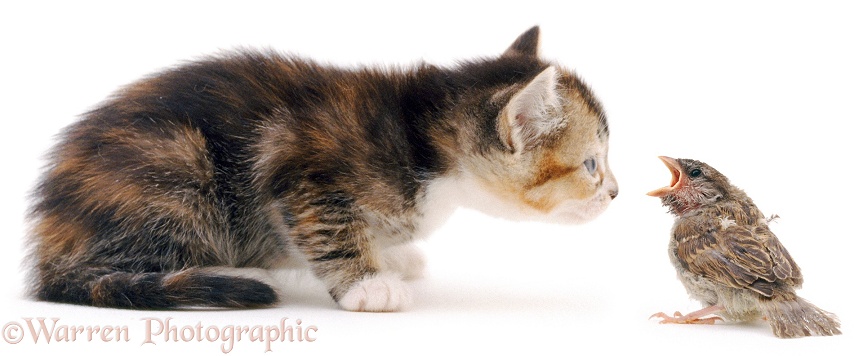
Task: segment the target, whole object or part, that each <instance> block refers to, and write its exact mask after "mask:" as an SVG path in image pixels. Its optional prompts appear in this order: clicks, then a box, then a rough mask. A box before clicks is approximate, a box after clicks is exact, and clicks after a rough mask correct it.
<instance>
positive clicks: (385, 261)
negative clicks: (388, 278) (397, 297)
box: [381, 244, 426, 280]
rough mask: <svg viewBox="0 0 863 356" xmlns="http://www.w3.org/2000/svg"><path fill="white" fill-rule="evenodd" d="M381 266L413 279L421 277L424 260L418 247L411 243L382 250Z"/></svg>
mask: <svg viewBox="0 0 863 356" xmlns="http://www.w3.org/2000/svg"><path fill="white" fill-rule="evenodd" d="M381 267H382V268H383V269H384V270H387V271H392V272H396V273H399V274H401V276H402V278H404V279H407V280H414V279H419V278H422V276H423V272H424V271H425V267H426V260H425V257H424V256H423V254H422V251H420V250H419V248H417V247H416V246H414V245H413V244H405V245H401V246H393V247H390V248H388V249H386V250H384V253H383V258H382V259H381Z"/></svg>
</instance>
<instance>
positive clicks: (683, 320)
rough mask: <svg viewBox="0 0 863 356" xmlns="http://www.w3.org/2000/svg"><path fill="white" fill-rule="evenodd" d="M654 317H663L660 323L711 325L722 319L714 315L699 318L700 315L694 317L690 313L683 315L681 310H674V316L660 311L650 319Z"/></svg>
mask: <svg viewBox="0 0 863 356" xmlns="http://www.w3.org/2000/svg"><path fill="white" fill-rule="evenodd" d="M653 318H659V319H662V320H660V321H659V323H660V324H710V325H713V323H715V322H717V321H722V318H720V317H718V316H713V317H709V318H699V317H692V316H690V314H686V315H683V314H682V313H680V312H674V316H668V314H665V313H662V312H660V313H656V314H653V315H651V316H650V319H653Z"/></svg>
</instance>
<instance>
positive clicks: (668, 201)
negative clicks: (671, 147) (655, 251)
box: [647, 157, 841, 338]
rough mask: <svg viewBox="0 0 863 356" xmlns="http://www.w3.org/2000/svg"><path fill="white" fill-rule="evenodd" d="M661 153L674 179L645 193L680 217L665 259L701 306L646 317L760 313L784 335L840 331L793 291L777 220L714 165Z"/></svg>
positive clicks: (795, 281)
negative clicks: (772, 226) (772, 225)
mask: <svg viewBox="0 0 863 356" xmlns="http://www.w3.org/2000/svg"><path fill="white" fill-rule="evenodd" d="M659 158H660V159H661V160H662V162H663V163H665V165H666V166H667V167H668V169H669V170H670V171H671V175H672V179H671V184H670V185H669V186H667V187H663V188H659V189H656V190H654V191H651V192H649V193H647V194H648V195H650V196H653V197H659V198H661V199H662V205H664V206H667V207H668V208H669V212H671V213H672V214H674V215H675V216H676V217H677V219H676V220H675V223H674V227H673V228H672V233H671V243H670V244H669V251H668V253H669V257H671V263H672V264H673V265H674V267H675V269H676V270H677V276H678V278H679V279H680V281H681V282H682V283H683V285H684V287H685V288H686V291H687V292H688V293H689V295H690V296H691V297H693V298H694V299H697V300H699V301H701V303H702V304H703V305H704V306H705V308H704V309H701V310H699V311H695V312H692V313H689V314H686V315H682V314H681V313H680V312H676V313H674V316H668V315H666V314H665V313H656V314H654V315H652V316H651V318H653V317H658V318H661V319H662V321H661V322H662V323H663V324H664V323H677V324H713V323H714V322H715V321H717V320H728V321H748V320H755V319H758V318H762V317H765V318H766V319H767V321H768V323H769V324H770V327H771V329H772V330H773V333H774V334H775V335H776V336H778V337H781V338H793V337H802V336H812V335H822V336H824V335H838V334H841V332H840V331H839V320H838V319H837V318H836V316H835V315H833V314H832V313H829V312H826V311H824V310H822V309H820V308H818V307H816V306H815V305H813V304H811V303H809V302H808V301H806V300H804V299H803V298H800V297H798V296H797V294H796V293H795V292H794V290H795V289H797V288H800V286H801V285H802V284H803V277H802V275H801V274H800V268H799V267H798V266H797V264H796V263H795V262H794V260H793V259H792V258H791V256H790V255H789V254H788V251H787V250H786V249H785V247H783V246H782V244H781V243H780V242H779V239H778V238H777V237H776V235H774V234H773V232H771V231H770V228H769V227H768V226H767V225H768V223H769V222H770V220H772V219H773V218H774V217H771V218H770V219H766V218H765V217H764V214H762V213H761V211H760V210H758V207H756V206H755V203H753V202H752V199H750V198H749V197H748V196H747V195H746V193H744V192H743V190H741V189H739V188H737V187H735V186H734V185H732V184H731V183H730V182H729V181H728V179H727V178H726V177H725V176H724V175H722V174H721V173H719V172H718V171H717V170H716V169H714V168H713V167H710V166H709V165H707V164H705V163H703V162H699V161H696V160H691V159H674V158H670V157H659ZM710 315H719V317H716V316H713V317H707V316H710ZM720 317H721V318H720Z"/></svg>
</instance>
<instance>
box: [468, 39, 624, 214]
mask: <svg viewBox="0 0 863 356" xmlns="http://www.w3.org/2000/svg"><path fill="white" fill-rule="evenodd" d="M538 43H539V30H538V28H533V29H531V30H529V31H527V32H525V33H524V34H523V35H521V37H519V38H518V39H517V40H516V41H515V42H514V43H513V44H512V46H510V48H509V49H508V50H507V51H506V52H505V53H504V54H503V56H502V57H501V59H499V60H501V61H509V62H512V61H516V62H517V61H525V62H531V63H539V65H537V66H536V68H537V71H538V74H535V75H532V76H528V77H527V78H525V79H524V80H521V81H519V82H518V83H510V84H508V85H506V86H502V87H499V88H496V89H495V90H494V93H493V94H491V95H490V96H489V97H488V98H487V99H486V103H485V105H486V106H491V107H496V108H499V110H497V114H496V117H495V118H494V122H493V123H492V124H490V125H487V126H494V127H493V128H490V129H488V130H484V131H486V132H488V131H491V130H494V131H495V134H485V135H481V136H484V137H485V138H484V139H483V140H486V141H492V142H484V143H482V144H481V145H480V149H479V150H478V151H479V153H478V154H475V155H471V158H470V159H469V163H467V164H464V165H462V167H461V170H462V172H464V173H466V174H465V176H467V177H469V179H468V180H470V181H471V182H472V183H473V184H474V187H473V189H474V190H475V191H474V192H472V193H478V194H471V195H472V196H474V198H475V200H474V203H475V204H474V205H475V207H477V208H478V209H480V210H484V211H489V212H491V213H495V214H496V215H501V216H504V217H509V218H515V219H537V220H550V221H554V222H566V223H573V222H574V223H580V222H586V221H589V220H591V219H593V218H595V217H597V216H598V215H599V214H600V213H602V212H603V211H605V209H606V208H607V207H608V205H609V203H610V202H611V200H612V199H614V198H615V197H616V196H617V192H618V187H617V181H616V180H615V178H614V175H613V174H612V173H611V169H610V168H609V165H608V125H607V122H606V119H605V114H604V113H603V110H602V107H601V106H600V104H599V103H598V102H597V101H596V100H595V99H594V97H593V94H592V93H591V92H590V90H589V89H588V88H587V87H586V86H585V85H584V84H583V83H582V82H581V81H580V80H579V79H578V77H576V75H575V74H573V73H570V72H568V71H566V70H564V69H562V68H560V67H557V66H555V65H550V64H543V63H544V62H542V61H540V60H539V59H538Z"/></svg>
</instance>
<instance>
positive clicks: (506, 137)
mask: <svg viewBox="0 0 863 356" xmlns="http://www.w3.org/2000/svg"><path fill="white" fill-rule="evenodd" d="M557 75H558V74H557V69H556V68H555V67H554V66H550V67H548V68H546V69H545V70H543V71H542V73H539V75H537V76H536V77H534V78H533V80H531V81H530V83H529V84H527V86H525V87H524V88H523V89H521V90H520V91H519V92H518V93H516V94H515V95H514V96H513V97H512V99H510V100H509V103H507V104H506V107H504V109H503V114H502V115H501V120H500V122H499V123H498V126H499V133H500V138H501V140H502V141H503V143H504V144H505V145H507V148H509V149H510V151H512V152H513V153H519V152H522V151H524V150H529V149H531V148H533V147H536V146H537V145H538V144H539V143H540V142H541V141H542V139H543V138H544V137H546V136H547V135H548V134H551V133H553V132H555V131H556V130H557V129H559V128H560V127H561V125H562V124H563V122H564V121H563V115H560V114H559V110H560V107H561V99H560V94H559V93H558V88H557Z"/></svg>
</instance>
